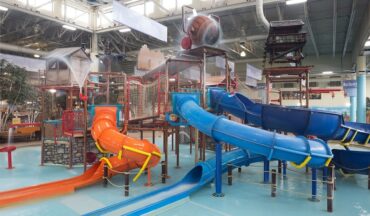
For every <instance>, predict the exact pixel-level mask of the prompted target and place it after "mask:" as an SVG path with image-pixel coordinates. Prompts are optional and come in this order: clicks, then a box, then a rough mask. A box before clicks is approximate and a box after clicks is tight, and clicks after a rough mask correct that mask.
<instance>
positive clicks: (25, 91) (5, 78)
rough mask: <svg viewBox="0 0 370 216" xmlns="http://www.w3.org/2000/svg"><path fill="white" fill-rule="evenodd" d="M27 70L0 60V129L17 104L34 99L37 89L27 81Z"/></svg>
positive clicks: (3, 126)
mask: <svg viewBox="0 0 370 216" xmlns="http://www.w3.org/2000/svg"><path fill="white" fill-rule="evenodd" d="M27 73H28V72H27V71H26V70H25V69H24V68H20V67H18V66H16V65H13V64H11V63H9V62H7V61H6V60H4V59H2V60H0V101H1V102H2V105H3V107H2V108H1V110H0V131H1V130H4V129H5V125H6V123H7V122H8V120H9V117H10V116H11V115H12V114H13V112H14V111H15V110H16V109H17V107H18V106H21V105H25V104H26V103H27V102H32V101H35V100H36V97H37V91H36V89H35V88H34V87H32V86H31V85H29V84H28V83H27Z"/></svg>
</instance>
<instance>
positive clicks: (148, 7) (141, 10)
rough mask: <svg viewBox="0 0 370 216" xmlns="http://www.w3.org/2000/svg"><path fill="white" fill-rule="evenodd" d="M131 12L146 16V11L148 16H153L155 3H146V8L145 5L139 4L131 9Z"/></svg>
mask: <svg viewBox="0 0 370 216" xmlns="http://www.w3.org/2000/svg"><path fill="white" fill-rule="evenodd" d="M130 9H131V10H133V11H136V12H137V13H138V14H141V15H144V9H145V12H146V15H149V14H152V13H153V12H154V3H153V2H151V1H150V2H146V3H145V8H144V4H139V5H136V6H132V7H130Z"/></svg>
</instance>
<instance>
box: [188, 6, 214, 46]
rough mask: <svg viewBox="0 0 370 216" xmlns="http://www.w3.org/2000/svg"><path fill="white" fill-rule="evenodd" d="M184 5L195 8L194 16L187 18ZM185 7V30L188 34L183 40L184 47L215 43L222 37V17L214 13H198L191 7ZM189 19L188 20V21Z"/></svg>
mask: <svg viewBox="0 0 370 216" xmlns="http://www.w3.org/2000/svg"><path fill="white" fill-rule="evenodd" d="M184 7H186V8H190V9H192V10H193V16H192V17H188V18H185V14H184ZM184 7H183V14H182V15H183V30H184V32H185V33H186V36H185V37H184V38H183V39H182V41H181V46H182V48H183V49H187V50H188V49H191V47H192V45H195V46H201V45H214V44H216V43H217V42H218V41H219V40H220V38H221V27H220V19H219V17H217V16H214V15H208V16H206V15H197V14H196V12H195V10H194V9H193V8H191V7H188V6H184ZM186 20H187V21H186Z"/></svg>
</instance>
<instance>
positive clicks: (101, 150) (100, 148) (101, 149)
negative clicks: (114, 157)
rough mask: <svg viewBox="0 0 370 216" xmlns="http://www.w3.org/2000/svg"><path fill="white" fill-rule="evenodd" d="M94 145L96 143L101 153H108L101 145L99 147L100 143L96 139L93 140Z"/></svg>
mask: <svg viewBox="0 0 370 216" xmlns="http://www.w3.org/2000/svg"><path fill="white" fill-rule="evenodd" d="M95 145H96V148H97V149H98V150H99V151H100V152H101V153H104V154H106V153H108V152H107V151H104V150H103V148H102V147H100V145H99V143H98V141H96V142H95Z"/></svg>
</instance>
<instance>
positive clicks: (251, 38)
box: [127, 35, 267, 55]
mask: <svg viewBox="0 0 370 216" xmlns="http://www.w3.org/2000/svg"><path fill="white" fill-rule="evenodd" d="M266 38H267V35H251V36H246V37H236V38H228V39H222V40H221V41H220V42H219V43H220V44H229V43H235V42H240V41H258V40H266ZM179 49H181V48H180V45H178V46H168V47H161V48H156V49H153V50H156V51H166V50H179ZM138 52H139V51H138V50H135V51H130V52H128V53H127V54H129V55H135V54H137V53H138Z"/></svg>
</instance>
